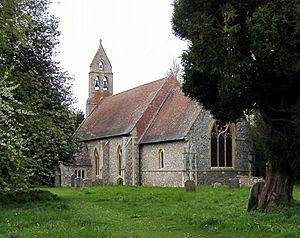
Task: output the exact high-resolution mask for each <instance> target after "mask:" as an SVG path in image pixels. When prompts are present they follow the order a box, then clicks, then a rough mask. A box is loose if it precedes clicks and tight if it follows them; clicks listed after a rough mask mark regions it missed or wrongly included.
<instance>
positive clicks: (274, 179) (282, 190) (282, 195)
mask: <svg viewBox="0 0 300 238" xmlns="http://www.w3.org/2000/svg"><path fill="white" fill-rule="evenodd" d="M293 185H294V180H293V175H292V173H290V171H289V170H287V171H284V170H274V169H273V168H272V164H271V162H268V164H267V168H266V182H265V186H264V188H263V190H262V192H261V194H260V195H259V200H258V210H262V211H270V210H272V208H273V207H274V205H276V204H288V203H290V202H291V201H292V200H293Z"/></svg>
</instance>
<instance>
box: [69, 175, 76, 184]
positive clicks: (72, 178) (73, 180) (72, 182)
mask: <svg viewBox="0 0 300 238" xmlns="http://www.w3.org/2000/svg"><path fill="white" fill-rule="evenodd" d="M76 177H77V176H76V174H72V175H71V177H70V179H71V187H74V186H75V178H76Z"/></svg>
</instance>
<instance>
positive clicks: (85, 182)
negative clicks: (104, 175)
mask: <svg viewBox="0 0 300 238" xmlns="http://www.w3.org/2000/svg"><path fill="white" fill-rule="evenodd" d="M83 183H84V185H92V180H91V179H88V178H86V179H84V180H83Z"/></svg>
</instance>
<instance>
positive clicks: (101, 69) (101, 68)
mask: <svg viewBox="0 0 300 238" xmlns="http://www.w3.org/2000/svg"><path fill="white" fill-rule="evenodd" d="M99 70H100V71H103V62H102V61H100V62H99Z"/></svg>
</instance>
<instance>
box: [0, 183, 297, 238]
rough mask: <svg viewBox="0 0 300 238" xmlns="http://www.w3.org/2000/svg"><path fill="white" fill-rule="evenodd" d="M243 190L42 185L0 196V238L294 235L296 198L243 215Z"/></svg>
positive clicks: (245, 192) (244, 211) (224, 187)
mask: <svg viewBox="0 0 300 238" xmlns="http://www.w3.org/2000/svg"><path fill="white" fill-rule="evenodd" d="M248 194H249V188H236V189H231V188H229V187H226V186H221V187H217V188H213V187H197V188H196V192H186V191H185V189H184V188H159V187H137V186H93V187H89V186H85V187H84V188H82V189H74V188H42V189H40V190H35V191H33V192H31V193H30V194H27V195H24V194H19V195H18V196H16V197H3V196H2V197H0V237H10V238H13V237H14V238H31V237H72V238H75V237H99V238H104V237H106V238H108V237H164V238H165V237H172V238H173V237H180V238H184V237H186V238H187V237H248V238H249V237H299V234H300V204H299V203H298V202H296V203H295V204H294V205H292V206H290V207H284V208H280V209H277V208H276V209H274V211H272V212H271V213H262V212H250V213H248V212H246V210H245V208H246V203H247V198H248ZM294 198H295V199H296V200H298V201H300V187H298V186H297V187H296V188H295V192H294Z"/></svg>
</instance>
